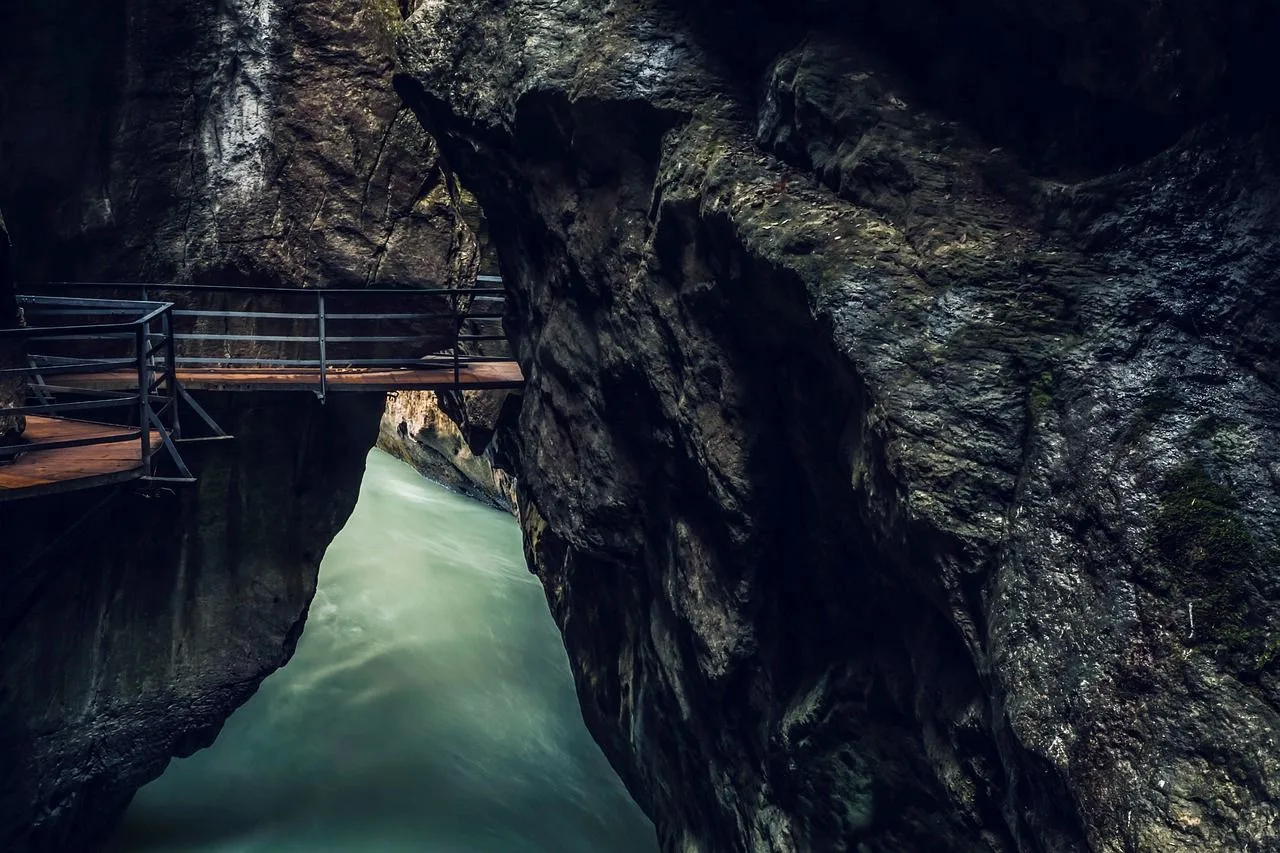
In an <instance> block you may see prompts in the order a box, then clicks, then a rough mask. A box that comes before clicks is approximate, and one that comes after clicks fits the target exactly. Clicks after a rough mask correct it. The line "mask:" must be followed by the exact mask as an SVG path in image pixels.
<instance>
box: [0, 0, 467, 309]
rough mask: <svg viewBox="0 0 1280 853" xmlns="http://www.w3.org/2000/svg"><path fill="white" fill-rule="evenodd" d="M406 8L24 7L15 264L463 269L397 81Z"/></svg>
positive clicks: (9, 167)
mask: <svg viewBox="0 0 1280 853" xmlns="http://www.w3.org/2000/svg"><path fill="white" fill-rule="evenodd" d="M400 14H401V13H400V11H399V8H398V6H397V5H396V4H395V3H394V2H383V0H369V2H360V0H343V2H339V3H331V4H326V5H324V6H323V7H319V6H315V5H314V4H308V3H302V2H293V1H292V0H283V1H282V0H231V2H225V3H208V2H202V0H184V2H180V3H157V2H144V3H132V4H126V3H123V2H109V3H103V4H92V5H91V6H88V5H86V4H83V3H80V2H76V0H58V2H53V3H47V4H38V5H30V6H25V7H23V8H20V9H14V10H12V12H11V13H10V14H9V16H8V18H7V19H6V26H5V29H4V33H3V34H2V35H0V87H2V90H3V93H4V98H3V99H2V100H0V151H2V152H3V153H2V154H0V206H3V208H4V209H5V211H6V213H7V214H8V217H9V225H10V228H11V230H12V232H13V236H14V241H15V243H16V245H17V246H18V255H17V262H18V271H19V273H20V278H21V279H22V280H24V281H36V282H39V281H48V280H53V281H62V280H72V281H86V280H88V281H102V280H107V281H116V280H139V281H168V280H175V279H177V280H184V281H190V280H194V281H205V282H215V283H226V284H241V283H244V284H250V283H252V284H259V285H271V284H282V285H285V286H290V285H304V284H327V285H345V286H353V287H358V286H362V285H365V284H388V285H393V284H404V285H415V284H429V283H430V284H436V285H441V284H445V283H447V282H449V281H452V280H453V277H454V275H455V274H456V273H458V271H459V270H461V269H462V268H463V267H468V265H469V264H470V263H471V256H470V252H469V251H468V244H467V240H468V239H472V240H473V238H469V232H468V231H467V230H466V229H465V228H464V227H462V226H461V219H460V217H458V216H456V215H455V213H454V204H453V200H452V198H451V196H450V191H449V188H448V186H447V185H446V184H445V181H444V178H443V175H442V173H441V172H440V171H439V170H438V169H437V168H436V155H435V151H434V148H433V145H432V143H431V140H430V139H429V138H428V137H427V136H426V135H425V134H424V133H423V132H422V130H421V128H420V127H419V126H418V124H417V123H416V122H415V121H414V120H413V117H412V115H410V114H409V113H408V112H407V111H406V110H405V109H404V107H403V105H402V104H401V103H400V102H399V101H398V99H397V98H396V97H395V95H394V93H393V92H392V91H391V90H390V89H389V87H388V85H387V80H388V77H389V75H390V73H391V70H392V60H391V55H390V48H391V38H392V37H393V34H394V33H395V31H396V30H397V29H398V28H399V26H400ZM464 272H470V269H469V268H468V269H467V270H464Z"/></svg>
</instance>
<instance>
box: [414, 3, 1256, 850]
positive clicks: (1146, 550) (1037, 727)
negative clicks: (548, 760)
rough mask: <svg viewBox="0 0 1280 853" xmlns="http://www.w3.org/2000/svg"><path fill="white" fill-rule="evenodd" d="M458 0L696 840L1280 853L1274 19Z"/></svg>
mask: <svg viewBox="0 0 1280 853" xmlns="http://www.w3.org/2000/svg"><path fill="white" fill-rule="evenodd" d="M950 5H951V4H942V3H938V2H931V0H907V2H894V3H879V2H872V0H868V2H848V3H834V2H797V3H787V4H782V3H773V2H756V3H748V4H746V5H745V6H741V7H735V8H734V10H733V12H732V13H730V12H729V11H728V10H727V9H725V7H723V6H714V7H713V6H711V5H710V4H701V3H696V2H695V3H688V4H674V3H666V2H660V0H634V2H624V3H615V4H608V5H601V4H590V3H581V2H561V3H544V2H537V0H508V2H504V3H501V4H499V3H487V2H475V0H468V2H465V3H464V2H459V0H432V2H427V3H424V4H422V5H421V6H420V7H419V8H418V9H417V11H416V12H415V13H414V15H413V16H412V17H411V19H410V21H409V24H408V29H407V30H406V32H405V34H404V35H403V37H402V39H401V42H400V50H401V59H402V63H403V67H404V71H405V73H404V74H403V75H402V76H400V77H399V78H398V79H397V87H398V89H399V91H400V92H401V93H402V95H403V96H404V97H405V99H406V100H407V101H408V102H409V103H410V104H411V105H412V106H413V107H414V109H415V111H416V112H417V113H418V115H419V116H420V118H421V119H422V121H423V122H424V124H425V125H426V126H427V127H428V128H429V129H430V130H431V131H432V132H433V134H435V136H436V138H437V141H438V142H439V144H440V146H441V150H442V152H443V153H444V155H445V157H446V159H447V160H448V162H449V164H450V166H451V168H452V169H454V170H455V171H456V172H457V174H458V175H459V177H460V179H461V180H462V182H463V183H464V184H466V185H467V186H468V187H470V188H471V189H472V190H473V191H474V192H475V194H476V197H477V198H478V199H479V201H480V202H481V204H482V205H483V207H484V209H485V212H486V215H487V217H488V222H489V225H490V228H491V233H492V238H493V241H494V245H495V246H496V248H497V251H498V253H499V255H500V257H501V261H502V271H503V275H504V277H505V278H506V280H507V282H508V287H509V290H510V293H509V302H510V303H511V305H512V306H513V307H512V312H513V314H514V316H513V320H514V321H515V322H514V323H512V324H509V331H511V332H512V333H513V334H514V336H515V338H516V343H517V345H518V348H519V356H520V360H521V364H522V367H523V369H524V372H525V375H526V377H527V378H528V387H527V389H526V393H525V394H524V397H523V408H522V411H521V413H520V419H519V429H518V433H517V439H518V463H517V464H516V466H515V468H516V471H517V476H518V484H519V487H518V492H519V504H520V511H521V517H522V523H523V526H524V528H525V535H526V547H527V552H528V556H529V559H530V562H531V564H532V566H533V567H534V569H535V570H536V571H537V573H538V574H539V575H540V577H541V579H542V581H543V583H544V586H545V588H546V591H547V596H548V600H549V602H550V605H551V608H552V611H553V613H554V615H555V617H556V618H557V620H558V621H559V623H560V626H561V628H562V630H563V633H564V637H565V642H566V646H567V647H568V649H569V653H570V659H571V661H572V665H573V668H574V672H575V676H576V679H577V683H578V689H579V695H580V697H581V700H582V705H583V710H584V714H585V717H586V719H587V722H588V725H589V726H590V728H591V730H592V732H593V733H594V735H595V737H596V738H597V740H598V741H599V742H600V743H601V745H602V746H603V748H604V750H605V751H606V753H607V754H608V755H609V757H610V759H611V760H612V761H613V763H614V765H615V767H616V768H617V769H618V770H619V772H620V773H621V774H622V776H623V778H624V779H625V780H626V782H627V784H628V785H629V787H630V789H631V790H632V792H633V793H634V794H635V796H636V798H637V799H638V800H639V801H640V802H641V804H642V805H643V806H644V807H645V808H646V809H647V810H648V812H649V813H650V814H651V815H652V816H653V818H654V820H655V822H656V823H657V826H658V830H659V835H660V838H661V839H662V843H663V846H664V849H666V850H670V851H681V853H694V852H695V851H702V853H727V851H787V853H791V851H814V853H818V851H836V850H850V851H853V850H858V851H907V850H921V851H923V850H930V851H932V850H956V851H959V850H966V851H970V850H972V851H978V850H995V851H1013V850H1018V851H1085V850H1097V851H1120V850H1169V851H1172V850H1178V851H1184V850H1186V851H1204V852H1205V853H1208V851H1220V850H1253V851H1264V850H1276V849H1280V841H1277V839H1280V748H1278V747H1277V743H1278V742H1280V740H1278V738H1280V653H1278V650H1280V632H1277V630H1276V629H1275V628H1274V626H1275V624H1277V623H1276V616H1277V615H1278V613H1277V611H1278V609H1280V550H1277V546H1278V545H1280V539H1278V534H1280V528H1278V527H1277V522H1278V521H1280V436H1278V434H1277V422H1278V421H1280V364H1277V360H1276V358H1277V357H1276V354H1277V353H1280V276H1278V275H1277V272H1276V271H1277V270H1278V269H1280V264H1278V263H1277V261H1278V260H1280V258H1278V257H1277V256H1278V253H1280V237H1278V236H1277V235H1280V229H1278V228H1277V226H1278V225H1280V180H1278V178H1280V172H1278V171H1277V160H1276V155H1277V153H1278V152H1280V140H1278V139H1277V137H1276V135H1275V132H1274V130H1272V129H1270V128H1269V126H1268V125H1267V123H1266V122H1265V121H1264V120H1262V119H1263V116H1264V115H1265V112H1266V110H1267V109H1269V104H1268V103H1265V102H1252V101H1249V100H1247V99H1245V98H1243V97H1241V93H1242V92H1244V91H1245V89H1244V88H1243V87H1244V86H1245V84H1246V83H1247V82H1248V81H1249V79H1250V75H1251V74H1255V73H1259V72H1260V69H1262V68H1264V67H1265V66H1266V59H1265V56H1266V50H1267V48H1266V45H1267V43H1268V41H1267V40H1268V38H1270V34H1271V33H1272V32H1273V30H1271V29H1270V27H1272V25H1273V24H1274V18H1273V16H1272V14H1271V12H1270V11H1269V6H1267V4H1263V3H1239V4H1232V8H1231V10H1230V11H1227V10H1225V9H1221V10H1220V9H1219V8H1218V7H1217V6H1214V7H1210V6H1208V5H1205V4H1193V3H1171V4H1159V5H1157V4H1149V3H1145V2H1102V0H1098V2H1091V0H1085V2H1079V3H1069V4H1066V5H1063V4H1060V3H1052V4H1051V3H1048V2H1043V3H1042V2H1032V3H1017V4H1015V3H1012V2H1003V0H989V2H979V3H975V4H966V5H965V7H964V12H963V15H964V17H961V12H959V11H957V12H955V13H951V12H949V11H947V8H949V7H950Z"/></svg>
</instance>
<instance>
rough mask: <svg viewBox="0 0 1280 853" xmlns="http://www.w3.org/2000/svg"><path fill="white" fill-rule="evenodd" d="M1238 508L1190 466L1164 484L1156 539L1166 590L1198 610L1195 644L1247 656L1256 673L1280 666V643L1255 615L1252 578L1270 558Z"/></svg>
mask: <svg viewBox="0 0 1280 853" xmlns="http://www.w3.org/2000/svg"><path fill="white" fill-rule="evenodd" d="M1239 509H1240V507H1239V502H1238V501H1237V500H1236V498H1235V496H1234V495H1233V494H1232V493H1231V490H1230V489H1228V488H1226V487H1225V486H1222V485H1219V484H1218V483H1215V482H1213V480H1212V479H1210V478H1209V475H1208V474H1207V473H1206V472H1205V471H1204V469H1203V468H1201V467H1200V466H1199V465H1186V466H1183V467H1181V468H1179V469H1177V470H1176V471H1174V472H1173V473H1171V474H1169V475H1168V476H1167V477H1166V478H1165V481H1164V483H1163V484H1162V488H1161V499H1160V508H1159V510H1158V511H1157V513H1156V516H1155V519H1154V524H1153V526H1152V532H1153V538H1154V544H1155V547H1156V550H1157V552H1158V553H1159V556H1160V560H1161V562H1162V563H1163V564H1164V568H1165V569H1166V571H1167V581H1168V584H1167V585H1168V586H1169V587H1170V588H1171V591H1172V592H1173V593H1174V594H1175V595H1176V596H1177V597H1178V598H1180V599H1186V600H1188V601H1189V602H1191V604H1192V608H1193V612H1194V614H1195V634H1194V638H1193V642H1198V643H1210V644H1213V645H1216V646H1218V647H1219V649H1220V650H1221V651H1223V652H1225V653H1230V654H1239V655H1245V656H1247V657H1248V658H1249V659H1250V660H1251V661H1253V662H1254V664H1255V668H1256V667H1257V666H1269V665H1270V664H1271V663H1273V662H1275V660H1276V659H1277V657H1278V656H1280V644H1277V641H1276V640H1275V639H1274V638H1273V637H1272V635H1271V634H1270V632H1269V631H1268V630H1267V626H1266V625H1265V624H1259V623H1260V621H1261V620H1260V616H1259V615H1258V614H1256V613H1255V612H1254V611H1255V610H1256V607H1255V606H1254V604H1253V602H1254V598H1255V597H1254V596H1253V594H1252V584H1251V579H1252V577H1253V575H1254V574H1255V573H1256V572H1257V571H1259V569H1260V568H1261V567H1262V563H1263V555H1262V553H1261V552H1260V549H1259V546H1258V543H1257V541H1256V540H1255V539H1254V537H1253V534H1252V533H1250V531H1249V528H1248V526H1247V525H1246V524H1245V522H1244V519H1243V518H1242V517H1241V516H1240V512H1239ZM1245 668H1249V667H1247V666H1246V667H1245Z"/></svg>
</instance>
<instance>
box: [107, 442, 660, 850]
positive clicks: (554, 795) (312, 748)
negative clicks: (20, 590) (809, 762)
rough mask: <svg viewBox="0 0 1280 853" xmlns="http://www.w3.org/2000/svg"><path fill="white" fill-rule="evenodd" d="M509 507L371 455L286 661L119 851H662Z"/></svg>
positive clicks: (138, 812) (175, 769)
mask: <svg viewBox="0 0 1280 853" xmlns="http://www.w3.org/2000/svg"><path fill="white" fill-rule="evenodd" d="M656 849H657V846H656V843H655V841H654V832H653V828H652V826H651V825H650V824H649V822H648V820H647V819H646V818H645V817H644V815H643V814H642V813H641V812H640V810H639V809H638V808H637V807H636V805H635V804H634V803H633V802H632V801H631V799H630V798H629V797H628V795H627V793H626V791H625V790H624V789H623V787H622V785H621V783H620V782H619V781H618V779H617V777H616V776H615V775H614V774H613V771H612V770H611V769H610V767H609V765H608V764H607V762H606V761H605V759H604V757H603V756H602V755H601V754H600V751H599V748H598V747H597V746H596V745H595V743H594V742H593V741H592V740H591V738H590V736H589V735H588V734H587V731H586V729H585V727H584V726H583V723H582V717H581V714H580V712H579V710H578V706H577V700H576V698H575V696H574V692H573V683H572V679H571V676H570V674H569V669H568V663H567V660H566V658H565V652H564V647H563V646H562V645H561V642H560V637H559V634H558V633H557V632H556V629H555V626H554V624H553V623H552V621H551V617H550V615H549V614H548V612H547V606H546V602H545V600H544V599H543V597H542V590H541V588H540V587H539V585H538V582H537V580H536V579H535V578H534V577H533V576H532V575H530V574H529V572H528V570H527V569H526V568H525V566H524V558H523V556H522V554H521V545H520V531H519V529H518V527H517V525H516V524H515V522H514V521H513V520H512V519H511V518H510V517H509V516H507V515H505V514H503V513H500V512H497V511H495V510H491V509H489V508H487V507H484V506H481V505H479V504H477V503H475V502H473V501H470V500H467V499H465V498H461V497H458V496H457V495H454V494H452V493H450V492H448V491H447V490H445V489H443V488H441V487H439V486H437V485H435V484H433V483H431V482H429V481H427V480H424V479H422V477H420V476H419V475H418V474H417V472H416V471H414V470H413V469H412V468H410V467H408V466H407V465H404V464H403V463H401V462H399V461H397V460H395V459H393V458H391V457H390V456H388V455H386V454H384V453H382V452H381V451H376V450H375V451H373V452H372V453H371V454H370V455H369V459H368V469H367V471H366V473H365V479H364V485H363V487H362V489H361V492H360V500H359V503H358V504H357V506H356V509H355V512H354V513H353V514H352V516H351V519H350V521H349V522H348V523H347V526H346V527H345V528H344V529H343V531H342V533H341V534H339V535H338V537H337V539H335V540H334V542H333V544H332V545H331V546H330V547H329V550H328V552H327V553H326V554H325V558H324V563H323V565H322V566H321V570H320V587H319V590H318V592H317V593H316V598H315V602H314V604H313V605H312V608H311V615H310V617H309V618H308V621H307V627H306V630H305V631H304V632H303V635H302V639H301V641H300V642H299V644H298V652H297V654H296V655H295V656H294V658H293V660H292V661H291V662H290V663H289V665H288V666H287V667H285V668H284V669H283V670H281V671H280V672H278V673H276V674H275V675H273V676H271V677H270V678H268V679H267V681H266V682H265V683H264V684H263V686H262V689H261V690H260V691H259V692H258V693H257V695H255V696H254V697H253V698H252V699H251V700H250V701H249V702H248V703H247V704H246V705H245V706H244V707H243V708H242V709H240V710H239V711H237V712H236V714H235V715H234V716H232V718H231V719H230V720H229V721H228V723H227V725H226V728H225V729H224V730H223V732H222V734H221V735H219V737H218V740H217V742H216V743H215V744H214V745H213V746H212V747H211V748H209V749H207V750H204V751H202V752H199V753H197V754H196V755H194V756H192V757H191V758H189V759H185V760H181V761H175V762H173V764H172V765H170V768H169V769H168V770H167V771H166V772H165V774H164V776H162V777H161V778H160V779H158V780H157V781H155V782H153V783H152V784H151V785H148V786H147V787H146V788H144V789H143V790H142V791H140V792H139V794H138V796H137V798H136V799H135V801H134V804H133V806H132V807H131V808H130V810H129V813H128V815H127V816H126V819H125V823H124V826H123V828H122V830H121V834H120V837H119V839H118V850H119V851H122V853H143V851H146V853H170V852H171V853H194V851H200V853H268V851H269V853H295V851H296V853H301V851H308V853H326V851H360V853H408V851H414V853H578V852H579V851H580V852H581V853H653V851H655V850H656Z"/></svg>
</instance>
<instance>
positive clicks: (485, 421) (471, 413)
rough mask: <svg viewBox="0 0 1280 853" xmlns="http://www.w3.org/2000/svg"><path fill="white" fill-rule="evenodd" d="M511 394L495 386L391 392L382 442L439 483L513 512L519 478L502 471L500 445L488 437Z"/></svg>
mask: <svg viewBox="0 0 1280 853" xmlns="http://www.w3.org/2000/svg"><path fill="white" fill-rule="evenodd" d="M442 397H444V398H445V399H444V400H443V401H442V399H441V398H442ZM459 397H461V399H458V398H459ZM507 397H508V394H507V392H492V391H465V392H462V393H461V394H460V395H459V394H456V393H454V392H445V393H443V394H440V395H437V393H436V392H434V391H409V392H403V391H402V392H398V393H394V394H390V395H388V396H387V405H386V409H385V410H384V411H383V413H382V423H381V424H380V425H379V427H378V447H380V448H382V449H383V450H385V451H387V452H388V453H390V454H391V455H393V456H395V457H397V458H399V459H402V460H404V461H405V462H408V463H409V464H410V465H412V466H413V467H415V468H417V469H418V470H419V471H420V472H421V473H422V474H424V475H425V476H427V477H430V478H431V479H433V480H435V481H436V482H438V483H443V484H444V485H446V486H448V487H449V488H451V489H454V490H455V491H458V492H461V493H462V494H464V495H467V496H468V497H471V498H474V499H476V500H479V501H483V502H484V503H487V504H491V505H492V506H495V507H497V508H498V509H505V510H507V511H509V512H510V511H513V510H514V509H515V504H516V496H515V481H514V480H513V479H512V477H511V475H510V473H509V472H507V471H504V470H502V467H501V461H500V458H499V454H498V452H497V445H496V444H495V443H492V442H491V441H490V438H491V437H492V435H493V431H494V428H495V427H496V425H497V421H498V417H499V415H500V414H501V412H502V409H503V406H504V405H506V400H507ZM449 398H453V399H452V400H450V399H449ZM442 403H443V405H442ZM446 409H448V410H446ZM476 421H480V422H481V423H479V424H478V423H476ZM468 427H470V429H468ZM477 432H478V433H479V435H475V434H476V433H477ZM468 434H471V435H472V436H473V438H474V440H469V439H468Z"/></svg>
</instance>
